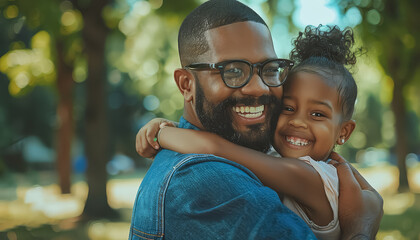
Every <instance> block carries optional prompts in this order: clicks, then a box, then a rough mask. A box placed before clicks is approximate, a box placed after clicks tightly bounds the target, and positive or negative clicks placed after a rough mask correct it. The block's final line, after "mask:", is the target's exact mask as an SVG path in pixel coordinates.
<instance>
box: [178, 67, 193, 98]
mask: <svg viewBox="0 0 420 240" xmlns="http://www.w3.org/2000/svg"><path fill="white" fill-rule="evenodd" d="M174 78H175V82H176V85H177V86H178V89H179V91H180V92H181V94H182V95H183V96H184V100H185V101H187V102H190V101H192V100H193V99H194V95H193V93H194V92H195V81H194V77H193V75H192V74H191V73H190V72H188V71H187V70H186V69H183V68H178V69H176V70H175V72H174Z"/></svg>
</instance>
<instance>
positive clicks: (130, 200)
mask: <svg viewBox="0 0 420 240" xmlns="http://www.w3.org/2000/svg"><path fill="white" fill-rule="evenodd" d="M140 182H141V180H139V179H113V180H109V181H108V183H107V195H108V203H109V205H110V206H111V207H112V208H132V207H133V204H134V199H135V198H136V194H137V189H138V188H139V185H140Z"/></svg>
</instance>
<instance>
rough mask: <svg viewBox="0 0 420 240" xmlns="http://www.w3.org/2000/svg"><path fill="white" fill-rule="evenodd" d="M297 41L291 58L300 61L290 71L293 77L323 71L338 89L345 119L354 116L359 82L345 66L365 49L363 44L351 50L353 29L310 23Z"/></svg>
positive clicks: (331, 83)
mask: <svg viewBox="0 0 420 240" xmlns="http://www.w3.org/2000/svg"><path fill="white" fill-rule="evenodd" d="M293 45H294V49H293V50H292V52H291V53H290V58H291V59H292V60H293V61H295V62H296V63H297V65H296V66H295V67H294V68H293V69H292V71H291V72H290V75H289V78H293V75H294V74H296V73H298V72H308V73H313V74H317V75H319V76H320V77H321V78H322V79H324V81H325V82H326V83H327V84H328V85H330V86H331V87H335V88H336V89H337V92H338V94H339V102H340V104H341V108H342V115H343V118H342V120H343V121H346V120H350V119H351V117H352V115H353V112H354V103H355V101H356V97H357V86H356V82H355V81H354V78H353V76H352V75H351V73H350V72H349V70H348V69H347V68H346V67H345V66H346V65H350V66H353V65H354V64H355V63H356V56H358V55H360V54H362V53H363V49H362V48H359V49H356V50H355V51H352V50H351V48H352V47H353V45H354V37H353V30H352V29H351V28H345V29H344V30H343V31H341V30H340V28H339V27H338V26H322V25H319V26H318V27H314V26H307V27H306V28H305V31H304V32H300V33H299V36H298V37H297V38H296V39H295V40H294V42H293ZM292 81H293V80H291V81H290V82H292ZM288 82H289V81H287V82H286V83H285V87H287V85H288V84H289V83H288Z"/></svg>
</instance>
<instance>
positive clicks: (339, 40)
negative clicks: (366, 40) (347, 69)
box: [290, 25, 362, 65]
mask: <svg viewBox="0 0 420 240" xmlns="http://www.w3.org/2000/svg"><path fill="white" fill-rule="evenodd" d="M293 45H294V46H295V48H294V49H293V50H292V52H291V53H290V58H291V59H292V60H294V61H296V62H298V63H299V62H302V61H304V60H306V59H308V58H310V57H325V58H327V59H329V60H331V61H333V62H336V63H340V64H343V65H354V64H355V63H356V55H360V54H361V53H362V49H361V48H359V49H357V50H356V51H354V52H353V51H351V48H352V47H353V45H354V36H353V30H352V29H351V28H345V29H344V30H343V31H341V30H340V28H339V27H338V26H323V25H319V26H318V27H314V26H307V27H306V28H305V31H304V32H299V36H298V37H297V38H296V39H295V40H294V41H293Z"/></svg>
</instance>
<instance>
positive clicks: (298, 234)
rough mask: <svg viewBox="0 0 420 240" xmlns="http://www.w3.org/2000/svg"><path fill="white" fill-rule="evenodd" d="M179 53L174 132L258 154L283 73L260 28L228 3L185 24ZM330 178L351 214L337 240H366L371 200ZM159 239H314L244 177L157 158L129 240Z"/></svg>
mask: <svg viewBox="0 0 420 240" xmlns="http://www.w3.org/2000/svg"><path fill="white" fill-rule="evenodd" d="M178 44H179V55H180V60H181V65H182V67H183V68H181V69H177V70H175V73H174V77H175V82H176V84H177V86H178V88H179V90H180V92H181V93H182V94H183V96H184V114H183V117H182V118H181V120H180V125H179V127H181V128H192V129H204V130H207V131H211V132H214V133H217V134H219V135H221V136H223V137H225V138H226V139H229V140H231V141H233V142H235V143H238V144H241V145H243V146H246V147H250V148H254V149H257V150H260V151H266V150H267V149H268V147H269V141H268V140H269V132H270V120H271V119H272V117H273V116H274V115H275V114H274V113H273V109H274V106H275V105H276V104H278V99H280V98H281V96H282V93H283V89H282V87H281V84H282V83H283V81H284V80H285V77H286V74H287V71H288V69H289V68H290V67H291V64H292V63H291V62H290V61H287V60H282V59H277V57H276V54H275V52H274V47H273V43H272V38H271V35H270V31H269V29H268V27H267V25H266V23H265V22H264V21H263V20H262V19H261V17H260V16H258V15H257V14H256V13H255V12H254V11H252V10H251V9H250V8H248V7H247V6H245V5H243V4H241V3H239V2H237V1H233V0H210V1H208V2H205V3H204V4H202V5H201V6H199V7H198V8H196V9H195V10H194V11H193V12H192V13H191V14H190V15H188V16H187V18H186V19H185V20H184V22H183V24H182V26H181V28H180V31H179V38H178ZM273 66H276V67H275V69H276V71H279V73H282V74H281V75H282V77H279V78H277V79H278V81H274V80H272V79H270V78H269V77H267V76H266V75H264V72H266V71H264V70H266V69H267V68H270V69H272V67H273ZM142 144H147V142H144V141H143V143H142ZM149 154H150V155H153V154H154V153H149ZM146 155H147V154H146ZM337 170H338V173H339V176H340V194H343V195H344V196H354V197H353V199H352V198H346V201H347V202H346V206H349V209H350V210H351V211H350V210H346V209H340V222H341V224H342V230H343V239H370V238H373V237H374V235H375V234H376V231H377V230H378V226H379V220H380V217H381V214H382V212H381V211H382V200H381V198H380V196H379V195H378V194H377V193H376V192H375V191H374V190H373V189H372V188H371V187H370V185H368V184H367V183H366V182H365V181H364V179H362V178H361V177H360V176H359V175H357V174H356V175H353V173H352V171H351V170H350V169H349V168H348V165H347V164H342V165H340V166H338V167H337ZM358 181H359V182H360V183H361V185H359V184H357V182H358ZM349 199H351V200H349ZM353 200H354V201H353ZM349 202H350V203H349ZM353 202H354V203H353ZM340 204H341V203H340ZM347 204H348V205H347ZM163 238H166V239H315V237H314V235H313V234H312V232H311V231H310V229H309V228H308V227H307V226H306V224H305V223H304V222H303V221H302V220H301V219H300V218H299V217H297V216H296V215H295V214H293V213H292V212H291V211H290V210H288V209H287V208H286V207H285V206H284V205H283V204H282V203H281V201H280V199H279V197H278V195H277V193H276V192H275V191H273V190H272V189H270V188H267V187H265V186H263V185H262V184H261V182H260V181H259V180H258V178H257V177H256V176H255V175H254V174H253V173H252V172H250V171H249V170H248V169H246V168H245V167H243V166H241V165H239V164H236V163H233V162H231V161H229V160H227V159H223V158H219V157H216V156H213V155H199V154H180V153H176V152H173V151H169V150H161V151H160V152H159V153H158V154H157V155H156V157H155V160H154V163H153V164H152V166H151V167H150V169H149V171H148V173H147V174H146V176H145V178H144V179H143V182H142V184H141V186H140V187H139V191H138V194H137V197H136V202H135V205H134V208H133V216H132V224H131V229H130V239H163Z"/></svg>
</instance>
